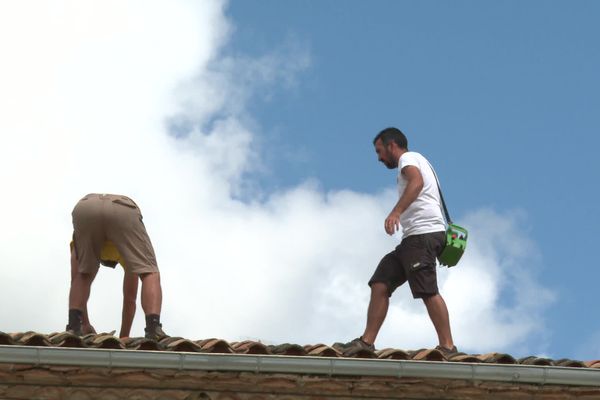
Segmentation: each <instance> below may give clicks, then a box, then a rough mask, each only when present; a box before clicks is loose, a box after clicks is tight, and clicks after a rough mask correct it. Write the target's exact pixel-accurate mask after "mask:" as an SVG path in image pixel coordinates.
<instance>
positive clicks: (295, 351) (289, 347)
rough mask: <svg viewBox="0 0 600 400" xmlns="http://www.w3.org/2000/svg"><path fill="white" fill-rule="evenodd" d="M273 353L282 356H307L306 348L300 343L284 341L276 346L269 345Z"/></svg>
mask: <svg viewBox="0 0 600 400" xmlns="http://www.w3.org/2000/svg"><path fill="white" fill-rule="evenodd" d="M267 348H268V349H269V351H270V352H271V354H277V355H282V356H305V355H306V350H305V349H304V347H302V346H300V345H299V344H291V343H283V344H278V345H275V346H267Z"/></svg>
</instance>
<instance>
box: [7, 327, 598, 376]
mask: <svg viewBox="0 0 600 400" xmlns="http://www.w3.org/2000/svg"><path fill="white" fill-rule="evenodd" d="M0 345H13V346H43V347H70V348H100V349H127V350H158V351H167V352H168V351H173V352H195V353H221V354H223V353H225V354H227V353H229V354H267V355H268V354H270V355H289V356H313V357H314V356H316V357H347V356H344V355H343V354H342V353H341V352H340V351H338V350H337V349H335V348H334V347H331V346H328V345H325V344H315V345H304V346H302V345H298V344H290V343H284V344H279V345H269V346H267V345H264V344H263V343H260V342H256V341H251V340H246V341H241V342H227V341H225V340H222V339H202V340H189V339H185V338H181V337H168V338H165V339H162V340H161V341H159V342H156V341H154V340H149V339H145V338H127V339H119V338H118V337H115V336H113V334H112V333H101V334H90V335H86V336H84V337H79V336H75V335H72V334H70V333H68V332H57V333H51V334H48V335H46V334H41V333H37V332H24V333H4V332H1V331H0ZM351 358H378V359H392V360H413V361H447V362H463V363H464V362H467V363H494V364H521V365H543V366H561V367H572V368H586V367H587V368H598V369H600V360H589V361H579V360H571V359H559V360H553V359H549V358H540V357H535V356H529V357H524V358H519V359H516V358H514V357H512V356H511V355H510V354H504V353H487V354H464V353H459V354H456V355H454V356H451V357H449V358H446V357H445V356H444V355H443V354H442V353H441V352H440V351H438V350H436V349H419V350H401V349H392V348H386V349H381V350H377V351H375V352H371V351H368V350H362V351H360V352H358V353H356V354H353V355H352V356H351Z"/></svg>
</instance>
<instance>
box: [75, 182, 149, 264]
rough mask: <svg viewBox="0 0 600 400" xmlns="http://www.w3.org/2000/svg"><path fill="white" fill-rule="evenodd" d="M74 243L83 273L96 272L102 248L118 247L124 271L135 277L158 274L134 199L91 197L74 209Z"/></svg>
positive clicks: (125, 197)
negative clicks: (112, 245)
mask: <svg viewBox="0 0 600 400" xmlns="http://www.w3.org/2000/svg"><path fill="white" fill-rule="evenodd" d="M72 216H73V242H74V244H75V255H76V257H77V263H78V266H79V272H81V273H94V272H96V271H97V270H98V268H99V264H100V253H101V250H102V246H103V245H104V243H105V242H106V241H107V240H110V241H111V242H113V243H114V244H115V246H116V247H117V250H118V251H119V254H120V255H121V257H122V259H123V263H124V268H125V269H126V270H127V271H129V272H133V273H135V274H145V273H149V272H158V265H157V264H156V256H155V255H154V248H153V247H152V243H151V242H150V237H149V236H148V233H147V232H146V227H145V226H144V223H143V222H142V213H141V212H140V209H139V207H138V206H137V204H135V202H134V201H133V200H131V199H130V198H129V197H127V196H121V195H115V194H96V193H92V194H88V195H87V196H85V197H84V198H82V199H81V200H79V202H78V203H77V204H76V205H75V208H74V209H73V213H72Z"/></svg>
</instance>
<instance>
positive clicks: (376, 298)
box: [361, 282, 390, 344]
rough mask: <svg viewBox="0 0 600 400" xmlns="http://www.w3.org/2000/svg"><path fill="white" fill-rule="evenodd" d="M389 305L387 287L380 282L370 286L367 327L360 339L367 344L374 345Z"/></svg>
mask: <svg viewBox="0 0 600 400" xmlns="http://www.w3.org/2000/svg"><path fill="white" fill-rule="evenodd" d="M389 304H390V297H389V292H388V288H387V285H386V284H385V283H381V282H373V283H372V284H371V300H370V301H369V308H368V311H367V326H366V328H365V332H364V333H363V335H362V336H361V339H362V340H363V341H364V342H366V343H368V344H374V343H375V339H377V334H378V333H379V329H381V325H382V324H383V321H384V320H385V316H386V315H387V311H388V308H389Z"/></svg>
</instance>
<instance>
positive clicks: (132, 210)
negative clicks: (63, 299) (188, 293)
mask: <svg viewBox="0 0 600 400" xmlns="http://www.w3.org/2000/svg"><path fill="white" fill-rule="evenodd" d="M72 216H73V246H72V248H71V257H72V276H71V290H70V293H69V323H68V325H67V330H68V331H70V332H72V333H74V334H76V335H82V334H84V333H86V332H84V328H85V329H86V330H90V329H91V330H92V331H93V328H92V327H91V325H90V324H89V320H88V318H87V302H88V299H89V296H90V288H91V285H92V282H93V280H94V278H95V277H96V273H97V272H98V268H99V267H100V263H102V264H104V265H107V266H112V267H114V266H115V265H116V264H117V262H119V263H121V265H122V266H123V268H124V269H125V279H124V288H123V289H124V294H127V295H126V296H125V298H124V307H123V324H122V326H121V336H128V335H129V329H130V328H131V321H132V320H133V314H132V312H133V313H135V303H134V304H133V308H132V307H131V301H132V296H131V293H132V290H133V289H134V287H135V293H137V278H138V277H139V278H140V279H141V281H142V308H143V310H144V313H145V315H146V328H145V337H146V338H149V339H154V340H160V339H162V338H164V337H166V336H167V335H165V333H164V332H163V330H162V325H161V323H160V311H161V305H162V289H161V286H160V273H159V271H158V266H157V263H156V256H155V255H154V249H153V247H152V243H151V242H150V237H149V236H148V233H147V232H146V228H145V227H144V223H143V222H142V213H141V212H140V209H139V207H138V206H137V204H135V202H134V201H133V200H131V199H130V198H129V197H126V196H121V195H114V194H96V193H93V194H88V195H87V196H85V197H84V198H82V199H81V200H80V201H79V202H78V203H77V204H76V205H75V208H74V209H73V213H72ZM111 246H113V248H112V249H111ZM107 252H108V253H109V254H110V253H113V255H109V256H106V255H105V254H106V253H107ZM115 252H116V254H115ZM103 256H104V257H103ZM103 258H105V259H103ZM128 274H129V275H128ZM133 301H134V302H135V294H134V295H133ZM126 302H129V303H126Z"/></svg>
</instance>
